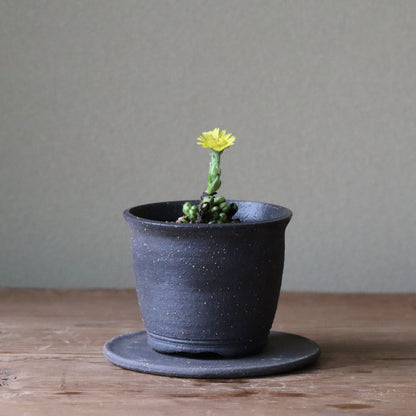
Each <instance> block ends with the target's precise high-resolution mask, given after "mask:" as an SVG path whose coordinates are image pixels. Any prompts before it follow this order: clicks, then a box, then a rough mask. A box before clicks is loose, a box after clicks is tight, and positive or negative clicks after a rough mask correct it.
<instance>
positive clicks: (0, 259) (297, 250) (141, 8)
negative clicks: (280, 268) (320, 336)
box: [0, 0, 416, 292]
mask: <svg viewBox="0 0 416 416" xmlns="http://www.w3.org/2000/svg"><path fill="white" fill-rule="evenodd" d="M415 21H416V1H413V0H409V1H401V0H395V1H386V0H338V1H334V0H315V1H314V0H297V1H289V0H287V1H281V0H280V1H276V0H257V1H255V0H252V1H248V0H247V1H245V0H240V1H235V0H227V1H222V0H218V1H213V0H211V1H210V0H204V1H199V0H186V1H184V0H173V1H167V0H154V1H133V0H120V1H111V0H82V1H78V0H10V1H8V0H0V105H1V108H0V140H1V146H0V187H1V188H0V192H1V195H0V219H1V222H0V239H1V240H0V244H1V246H0V286H16V287H25V286H29V287H83V288H84V287H85V288H89V287H118V288H121V287H122V288H124V287H133V275H132V272H131V261H130V241H129V239H130V234H129V230H128V226H127V224H125V223H124V220H123V218H122V211H123V210H124V209H125V208H128V207H131V206H133V205H137V204H140V203H146V202H156V201H162V200H173V199H193V198H198V197H199V196H200V194H201V192H202V191H203V190H204V188H205V185H206V176H207V171H208V162H209V152H208V150H206V149H203V148H202V147H201V146H197V145H196V139H197V137H198V136H199V135H200V133H201V132H202V131H207V130H211V129H213V128H215V127H220V128H221V129H226V130H227V131H230V132H232V133H233V134H234V135H235V136H236V143H235V145H234V146H233V147H232V148H231V149H230V150H227V151H226V152H225V153H224V155H223V158H222V171H223V175H222V179H223V187H222V188H221V190H222V193H223V194H224V195H225V196H226V197H228V198H233V199H251V200H258V201H264V202H271V203H276V204H280V205H284V206H286V207H288V208H290V209H291V210H292V211H293V212H294V217H293V220H292V222H291V223H290V224H289V226H288V228H287V235H286V238H287V245H286V250H287V251H286V265H285V272H284V280H283V289H285V290H312V291H372V292H405V291H415V290H416V191H415V184H416V142H415V140H416V121H415V120H416V117H415V116H416V24H415Z"/></svg>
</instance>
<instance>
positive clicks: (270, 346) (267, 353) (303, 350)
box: [104, 331, 320, 378]
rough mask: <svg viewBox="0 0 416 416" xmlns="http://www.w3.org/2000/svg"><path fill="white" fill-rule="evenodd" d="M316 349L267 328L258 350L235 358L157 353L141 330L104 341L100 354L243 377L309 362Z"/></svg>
mask: <svg viewBox="0 0 416 416" xmlns="http://www.w3.org/2000/svg"><path fill="white" fill-rule="evenodd" d="M319 353H320V350H319V347H318V345H317V344H316V343H315V342H313V341H311V340H309V339H308V338H304V337H301V336H299V335H294V334H288V333H285V332H271V333H270V336H269V339H268V342H267V345H266V347H265V348H264V349H263V350H262V351H261V352H260V353H258V354H254V355H248V356H244V357H238V358H222V357H219V356H217V355H212V354H200V355H198V354H192V355H190V354H160V353H158V352H156V351H154V350H153V349H152V348H151V347H150V346H149V344H148V342H147V334H146V332H144V331H142V332H133V333H130V334H124V335H120V336H118V337H116V338H113V339H111V340H110V341H108V342H107V343H106V344H105V345H104V355H105V356H106V357H107V359H108V360H109V361H111V362H112V363H113V364H115V365H117V366H119V367H122V368H125V369H127V370H133V371H139V372H143V373H150V374H156V375H161V376H168V377H186V378H244V377H259V376H268V375H273V374H279V373H285V372H289V371H293V370H297V369H299V368H301V367H304V366H306V365H308V364H311V363H313V362H314V361H316V360H317V359H318V357H319Z"/></svg>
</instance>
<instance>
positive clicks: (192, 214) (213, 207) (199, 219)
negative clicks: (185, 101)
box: [176, 128, 238, 224]
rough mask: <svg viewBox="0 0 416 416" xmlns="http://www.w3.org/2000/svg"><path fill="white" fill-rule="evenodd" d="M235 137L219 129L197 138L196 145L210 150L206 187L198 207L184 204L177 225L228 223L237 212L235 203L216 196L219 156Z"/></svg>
mask: <svg viewBox="0 0 416 416" xmlns="http://www.w3.org/2000/svg"><path fill="white" fill-rule="evenodd" d="M234 141H235V137H234V136H233V135H232V134H231V133H228V134H227V132H226V131H225V130H222V131H221V132H220V129H219V128H216V129H214V130H211V131H207V132H203V133H202V135H201V136H200V137H198V144H200V145H202V147H204V148H208V149H211V160H210V163H209V170H208V185H207V188H206V190H205V191H204V192H203V194H202V196H201V201H200V203H199V204H198V205H193V204H191V203H190V202H185V204H184V205H183V208H182V211H183V213H184V215H183V216H182V217H179V218H178V220H177V221H176V222H179V223H208V224H214V223H220V224H221V223H228V222H231V221H233V216H234V214H235V213H236V212H237V210H238V206H237V204H236V203H234V202H233V203H228V202H227V201H226V199H225V198H224V197H223V196H220V195H218V194H217V191H218V189H219V188H220V186H221V155H222V152H223V151H224V150H225V149H227V148H229V147H230V146H232V145H233V144H234Z"/></svg>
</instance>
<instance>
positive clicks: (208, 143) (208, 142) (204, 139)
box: [198, 128, 235, 152]
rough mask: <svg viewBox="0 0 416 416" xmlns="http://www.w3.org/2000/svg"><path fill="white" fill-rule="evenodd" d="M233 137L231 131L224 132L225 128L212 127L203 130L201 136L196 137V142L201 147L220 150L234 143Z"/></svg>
mask: <svg viewBox="0 0 416 416" xmlns="http://www.w3.org/2000/svg"><path fill="white" fill-rule="evenodd" d="M234 140H235V137H234V136H232V135H231V133H228V134H226V132H225V130H222V131H221V133H220V129H218V128H217V129H214V130H211V131H205V132H204V133H202V136H201V137H198V144H200V145H202V146H203V147H206V148H209V149H212V150H215V151H217V152H222V151H223V150H224V149H227V148H228V147H230V146H232V145H233V144H234Z"/></svg>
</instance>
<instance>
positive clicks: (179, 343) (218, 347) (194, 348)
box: [147, 332, 268, 358]
mask: <svg viewBox="0 0 416 416" xmlns="http://www.w3.org/2000/svg"><path fill="white" fill-rule="evenodd" d="M267 339H268V337H267V336H266V337H263V338H261V339H253V340H247V341H240V342H238V341H236V342H234V343H233V342H229V341H224V342H223V343H219V342H218V340H214V341H212V342H209V341H191V340H178V339H171V338H168V337H163V336H161V335H155V334H152V333H151V332H147V342H148V343H149V345H150V346H151V347H152V348H153V349H154V350H155V351H157V352H160V353H163V354H181V353H183V354H189V355H191V354H193V355H194V354H197V355H198V354H217V355H219V356H221V357H225V358H235V357H241V356H244V355H251V354H255V353H259V352H260V351H261V350H262V349H263V348H264V347H265V346H266V344H267Z"/></svg>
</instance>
